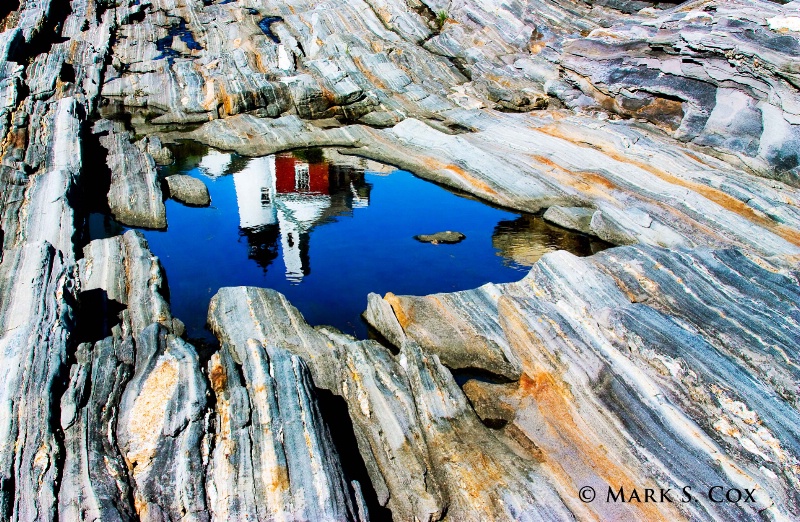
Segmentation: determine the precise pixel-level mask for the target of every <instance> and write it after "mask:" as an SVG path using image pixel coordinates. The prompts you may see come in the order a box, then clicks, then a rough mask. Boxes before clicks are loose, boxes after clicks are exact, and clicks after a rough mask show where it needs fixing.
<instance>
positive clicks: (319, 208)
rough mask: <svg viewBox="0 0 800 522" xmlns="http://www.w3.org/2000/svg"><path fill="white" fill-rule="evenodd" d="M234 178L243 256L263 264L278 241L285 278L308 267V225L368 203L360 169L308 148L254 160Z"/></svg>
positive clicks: (295, 279)
mask: <svg viewBox="0 0 800 522" xmlns="http://www.w3.org/2000/svg"><path fill="white" fill-rule="evenodd" d="M202 166H203V164H202V163H201V167H202ZM233 183H234V186H235V188H236V201H237V204H238V208H239V228H240V230H241V233H242V234H243V235H244V236H245V237H246V238H247V242H248V244H249V246H250V248H249V254H248V257H249V258H250V259H253V260H254V261H256V263H258V264H259V266H261V267H262V268H267V267H268V266H269V265H270V264H271V263H272V261H273V260H274V259H275V258H276V257H277V252H278V250H277V249H276V246H275V243H276V242H279V243H280V253H281V257H282V260H283V265H284V269H285V274H286V279H287V280H288V281H291V282H293V283H299V282H301V281H302V280H303V277H305V276H307V275H309V274H310V272H311V267H310V260H309V259H310V258H309V252H308V248H309V233H310V232H311V229H312V228H314V227H315V226H317V225H320V224H323V223H329V222H331V221H332V219H333V218H335V217H337V216H346V215H352V211H353V209H354V208H364V207H367V206H368V205H369V192H370V185H369V184H367V183H365V182H364V171H363V170H362V171H357V170H355V169H354V168H352V167H349V166H336V165H331V164H329V163H328V162H327V161H325V158H324V157H323V156H322V155H321V154H318V153H313V152H312V153H309V154H306V155H300V154H297V153H295V154H278V155H276V156H267V157H264V158H256V159H253V160H251V161H250V163H249V164H248V165H247V167H246V168H245V169H243V170H241V171H239V172H236V173H234V174H233Z"/></svg>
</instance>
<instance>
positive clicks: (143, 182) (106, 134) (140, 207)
mask: <svg viewBox="0 0 800 522" xmlns="http://www.w3.org/2000/svg"><path fill="white" fill-rule="evenodd" d="M94 131H95V133H97V134H98V135H99V137H100V144H101V145H102V146H103V147H104V148H105V149H106V150H107V151H108V157H107V158H106V163H107V164H108V168H109V169H110V170H111V187H110V188H109V190H108V206H109V207H110V208H111V213H112V214H114V217H115V218H116V219H117V221H119V222H121V223H124V224H126V225H130V226H134V227H144V228H166V227H167V211H166V209H165V208H164V201H163V196H162V194H161V186H160V185H159V182H158V173H157V172H156V164H155V160H153V157H152V156H150V155H149V154H148V153H147V152H144V151H142V150H141V149H140V148H139V147H136V146H135V145H134V144H133V143H131V137H132V136H131V134H130V133H129V132H127V131H124V130H121V129H120V127H119V126H118V125H115V124H113V123H112V122H109V121H107V120H102V121H100V122H98V123H97V124H96V125H95V129H94Z"/></svg>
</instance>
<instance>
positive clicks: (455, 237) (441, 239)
mask: <svg viewBox="0 0 800 522" xmlns="http://www.w3.org/2000/svg"><path fill="white" fill-rule="evenodd" d="M466 237H467V236H465V235H464V234H462V233H461V232H453V231H451V230H447V231H445V232H436V233H435V234H420V235H418V236H414V239H416V240H417V241H419V242H421V243H431V244H434V245H438V244H440V243H445V244H452V243H460V242H462V241H464V239H466Z"/></svg>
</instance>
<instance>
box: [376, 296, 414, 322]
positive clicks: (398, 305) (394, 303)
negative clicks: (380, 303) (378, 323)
mask: <svg viewBox="0 0 800 522" xmlns="http://www.w3.org/2000/svg"><path fill="white" fill-rule="evenodd" d="M383 299H384V300H385V301H386V302H387V303H389V306H391V307H392V311H393V312H394V315H395V317H397V322H398V323H400V326H401V327H402V328H403V329H404V330H405V329H406V327H408V325H409V324H411V318H410V317H409V316H408V315H406V312H405V310H404V309H403V303H402V302H401V301H400V298H399V297H397V296H396V295H394V294H393V293H391V292H387V293H386V295H385V296H383Z"/></svg>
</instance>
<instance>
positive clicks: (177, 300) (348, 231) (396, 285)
mask: <svg viewBox="0 0 800 522" xmlns="http://www.w3.org/2000/svg"><path fill="white" fill-rule="evenodd" d="M312 156H313V157H312V160H311V161H310V162H311V163H314V162H317V163H319V162H320V161H321V160H320V159H319V157H318V156H319V154H318V153H316V154H313V155H312ZM200 158H201V156H200V155H197V154H196V155H194V156H188V158H187V157H184V158H183V159H182V160H179V163H178V165H176V166H174V167H171V168H168V169H165V172H164V173H165V174H173V173H176V172H180V173H185V174H188V175H190V176H194V177H196V178H198V179H201V180H202V181H203V182H204V183H205V184H206V185H207V186H208V189H209V193H210V195H211V201H212V203H211V206H210V207H207V208H197V207H188V206H185V205H183V204H181V203H178V202H176V201H173V200H167V201H166V208H167V220H168V229H167V230H166V231H152V230H146V231H143V233H144V235H145V237H146V238H147V240H148V242H149V244H150V249H151V250H152V252H153V253H154V254H156V255H157V256H158V257H159V258H160V259H161V263H162V264H163V266H164V268H165V269H166V273H167V276H168V283H169V292H170V302H171V306H172V313H173V315H174V316H176V317H178V318H180V319H181V320H182V321H184V323H186V326H187V333H188V336H189V337H190V338H195V339H198V338H203V339H211V334H210V333H209V332H208V331H207V330H206V329H205V320H206V313H207V309H208V304H209V300H210V299H211V297H212V296H213V295H214V294H215V293H216V292H217V290H218V289H219V288H221V287H225V286H239V285H248V286H259V287H269V288H274V289H276V290H278V291H279V292H282V293H283V294H285V295H286V296H287V297H288V298H289V300H290V301H291V302H292V303H293V304H294V305H295V306H296V307H297V308H298V309H299V310H300V311H301V312H302V313H303V315H304V316H305V318H306V320H307V321H308V322H309V323H310V324H312V325H320V324H328V325H332V326H335V327H337V328H339V329H340V330H342V331H344V332H346V333H349V334H353V335H356V336H358V337H360V338H366V336H367V328H366V325H365V323H364V322H363V321H362V320H361V318H360V314H361V313H362V312H363V310H364V309H365V308H366V304H367V294H368V293H370V292H376V293H378V294H381V295H383V294H385V293H386V292H394V293H395V294H411V295H426V294H431V293H436V292H451V291H455V290H465V289H470V288H475V287H477V286H480V285H482V284H484V283H487V282H495V283H502V282H510V281H516V280H519V279H521V278H522V277H523V276H524V275H525V273H526V272H527V271H528V270H529V267H530V265H531V264H532V263H533V261H535V258H536V257H538V256H539V255H541V251H547V250H555V249H558V248H567V249H569V250H572V251H573V252H574V253H576V254H579V255H588V254H590V253H592V251H593V250H597V249H598V248H602V245H598V244H597V243H592V241H591V240H590V239H589V238H588V237H585V236H581V235H579V234H575V233H572V232H569V231H565V230H562V229H558V228H556V227H551V226H550V225H547V224H545V223H543V222H542V220H541V218H540V217H535V216H530V215H522V214H519V213H513V212H509V211H505V210H500V209H497V208H493V207H491V206H488V205H486V204H483V203H481V202H478V201H475V200H472V199H468V198H466V197H462V196H459V195H456V194H454V193H452V192H449V191H448V190H446V189H444V188H442V187H440V186H437V185H435V184H432V183H429V182H426V181H423V180H421V179H419V178H416V177H415V176H413V175H412V174H410V173H409V172H405V171H401V170H395V171H393V172H391V173H388V174H387V173H386V172H381V173H377V172H374V171H369V170H366V171H361V170H359V169H352V168H349V167H341V168H338V170H336V172H337V173H338V174H337V176H338V178H340V179H341V180H343V181H341V183H340V184H339V185H341V186H338V187H333V188H332V189H331V193H332V196H331V199H332V200H335V201H336V202H335V203H334V204H332V207H334V208H331V209H328V210H327V212H326V213H325V215H324V216H323V217H322V218H319V219H317V220H316V221H314V222H313V223H312V225H311V226H310V227H309V229H308V230H306V231H305V232H303V233H300V234H298V233H297V232H298V231H297V230H296V229H292V230H291V231H289V232H287V230H288V229H287V227H286V226H284V224H282V223H279V224H268V225H264V226H258V227H251V228H249V229H243V228H242V225H243V219H240V209H239V202H238V200H237V192H236V187H235V181H234V176H233V175H219V176H211V175H208V174H209V170H208V169H204V168H203V167H202V166H199V164H200V161H201V160H200ZM213 158H217V160H219V158H220V156H219V155H217V156H213ZM302 159H306V157H305V156H302V155H301V159H298V160H297V161H298V164H301V165H302V163H303V162H302ZM258 161H262V163H251V162H258ZM263 161H264V160H263V159H261V160H259V159H254V160H248V159H244V158H237V157H236V156H233V157H232V161H231V163H230V164H227V165H223V167H224V168H222V170H223V171H230V170H238V171H239V172H240V173H239V174H237V176H239V178H238V179H237V182H238V183H240V184H241V183H242V182H243V180H245V181H246V180H247V179H250V176H251V175H252V176H258V175H259V174H258V172H260V171H262V170H263V169H262V168H253V165H262V164H263ZM283 161H284V162H286V156H285V155H284V160H283ZM212 163H213V162H212ZM217 163H219V161H217ZM223 163H224V162H223ZM215 168H216V169H217V170H218V171H219V170H220V166H219V165H217V167H215ZM300 168H301V170H302V167H300ZM329 168H331V169H332V170H331V172H332V173H331V175H330V177H331V178H334V177H336V176H334V174H333V172H334V171H333V169H334V168H335V166H334V165H330V167H329ZM284 170H286V169H284ZM251 171H252V172H251ZM287 172H289V174H290V176H293V175H295V174H294V171H292V170H291V169H289V170H288V171H287ZM216 174H220V172H216ZM313 176H314V174H313V173H312V174H311V177H312V178H313ZM290 182H291V183H294V181H292V180H290ZM298 183H300V184H301V185H302V184H303V182H302V181H300V182H298ZM311 185H312V189H313V180H312V183H311ZM331 185H332V186H333V182H331ZM292 187H294V185H292ZM303 188H305V185H303V187H301V189H300V190H301V191H302V189H303ZM253 192H254V191H253V190H247V191H245V194H244V195H243V196H242V197H244V196H247V195H252V193H253ZM307 192H308V193H304V194H301V193H296V192H293V191H290V193H289V194H284V195H278V194H271V195H270V196H269V197H268V199H269V201H270V202H274V201H277V200H280V199H281V198H284V199H285V200H286V201H288V202H289V204H291V205H294V206H295V207H298V205H299V206H302V205H305V204H306V203H303V201H306V200H304V199H303V198H310V199H308V201H316V200H320V201H326V200H325V196H320V195H319V194H315V193H314V192H313V190H311V191H308V190H307ZM354 194H355V195H356V196H354ZM264 197H265V196H262V198H264ZM314 198H316V199H314ZM297 201H300V203H297ZM263 205H267V203H263ZM352 207H355V208H352ZM97 219H98V218H97V216H95V220H97ZM94 228H95V229H97V228H98V223H95V224H94ZM289 228H291V227H289ZM443 230H456V231H459V232H462V233H463V234H465V235H466V239H465V240H464V241H462V242H461V243H459V244H450V245H447V244H441V245H433V244H428V243H420V242H418V241H416V240H415V239H414V236H416V235H418V234H430V233H434V232H439V231H443ZM282 233H283V237H284V239H286V238H287V237H288V240H285V241H282V240H281V238H282V235H281V234H282ZM91 234H92V235H93V236H94V237H100V236H102V235H103V234H102V233H98V232H97V231H95V232H94V233H91ZM287 245H294V247H290V246H287ZM290 250H291V252H290ZM292 252H294V254H292ZM298 252H300V254H299V255H297V253H298ZM289 258H291V259H289ZM287 259H288V260H287ZM292 259H293V260H294V265H295V266H294V270H292V267H290V266H289V265H292V263H293V261H292ZM298 260H300V264H301V265H302V270H297V261H298Z"/></svg>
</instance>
